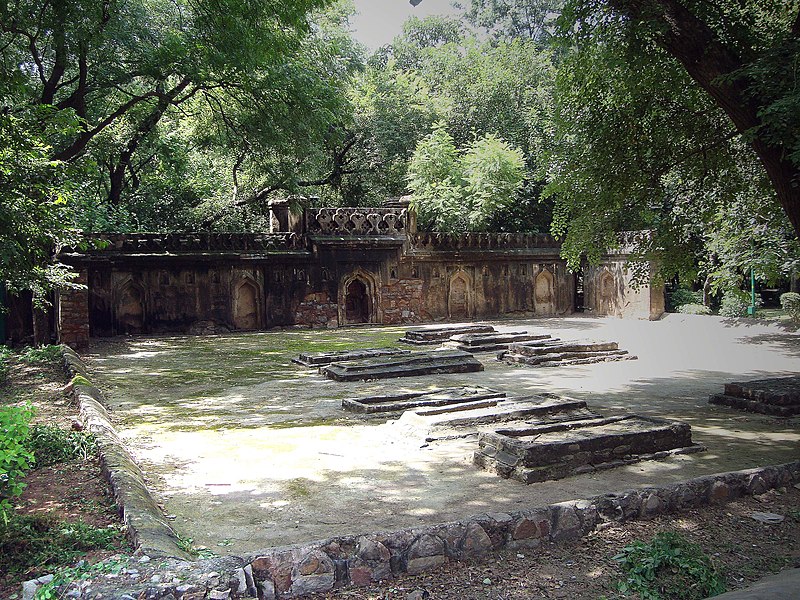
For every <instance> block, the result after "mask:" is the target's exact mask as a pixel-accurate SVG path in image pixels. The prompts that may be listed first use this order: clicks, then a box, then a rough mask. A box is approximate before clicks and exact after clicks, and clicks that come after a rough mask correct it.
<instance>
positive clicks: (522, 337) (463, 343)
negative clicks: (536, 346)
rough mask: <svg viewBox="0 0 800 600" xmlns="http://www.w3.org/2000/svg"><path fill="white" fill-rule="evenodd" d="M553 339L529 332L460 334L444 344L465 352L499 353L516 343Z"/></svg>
mask: <svg viewBox="0 0 800 600" xmlns="http://www.w3.org/2000/svg"><path fill="white" fill-rule="evenodd" d="M546 339H551V338H550V336H549V335H546V334H545V335H532V334H530V333H528V332H527V331H511V332H508V333H499V332H492V333H460V334H458V335H453V336H450V338H449V339H448V340H447V341H446V342H445V343H444V346H445V347H446V348H454V349H456V350H463V351H464V352H472V353H476V352H497V351H498V350H507V349H508V346H509V344H511V343H514V342H529V341H534V340H546Z"/></svg>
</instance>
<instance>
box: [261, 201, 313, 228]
mask: <svg viewBox="0 0 800 600" xmlns="http://www.w3.org/2000/svg"><path fill="white" fill-rule="evenodd" d="M292 202H296V203H299V204H300V206H301V207H302V208H303V210H301V211H300V212H299V213H298V212H293V211H292V210H291V205H292ZM304 212H305V202H303V200H302V199H297V198H295V199H288V198H287V199H280V200H271V201H270V203H269V232H270V233H297V234H302V233H303V230H304V224H305V222H304V217H305V214H304Z"/></svg>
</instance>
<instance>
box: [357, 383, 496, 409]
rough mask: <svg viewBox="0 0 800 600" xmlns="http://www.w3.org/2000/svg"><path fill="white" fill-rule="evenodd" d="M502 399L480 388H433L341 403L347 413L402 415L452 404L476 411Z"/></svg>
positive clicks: (494, 391) (490, 391) (492, 392)
mask: <svg viewBox="0 0 800 600" xmlns="http://www.w3.org/2000/svg"><path fill="white" fill-rule="evenodd" d="M505 396H506V394H505V392H498V391H497V390H492V389H489V388H485V387H481V386H476V387H449V388H435V389H433V390H427V391H424V392H408V393H405V394H391V395H388V396H367V397H366V398H347V399H345V400H342V408H343V409H345V410H347V411H350V412H356V413H367V414H372V413H387V412H402V411H404V410H409V409H413V408H420V407H437V406H448V405H452V404H458V405H465V406H472V407H473V408H477V407H479V406H490V405H493V404H497V398H505Z"/></svg>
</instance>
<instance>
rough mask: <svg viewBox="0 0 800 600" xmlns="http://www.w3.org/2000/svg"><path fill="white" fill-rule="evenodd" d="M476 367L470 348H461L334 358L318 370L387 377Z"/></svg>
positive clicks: (343, 376) (334, 375)
mask: <svg viewBox="0 0 800 600" xmlns="http://www.w3.org/2000/svg"><path fill="white" fill-rule="evenodd" d="M476 371H483V365H482V364H481V363H480V361H478V359H476V358H475V357H474V356H473V355H472V354H470V353H469V352H461V351H459V350H440V351H435V352H411V353H409V354H406V355H403V356H396V357H392V356H387V357H379V358H368V359H365V360H361V361H349V362H335V363H331V364H329V365H326V366H323V367H320V369H319V372H320V373H322V374H323V375H324V376H325V377H327V378H328V379H333V380H335V381H359V380H369V379H388V378H392V377H414V376H418V375H435V374H442V373H474V372H476Z"/></svg>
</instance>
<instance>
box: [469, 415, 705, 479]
mask: <svg viewBox="0 0 800 600" xmlns="http://www.w3.org/2000/svg"><path fill="white" fill-rule="evenodd" d="M701 450H705V448H703V447H702V446H698V445H694V444H692V432H691V427H690V426H689V425H688V424H686V423H682V422H679V421H667V420H664V419H656V418H652V417H645V416H641V415H630V416H624V417H609V418H605V419H588V420H585V421H573V422H570V423H559V424H555V425H542V426H534V427H516V428H506V429H497V430H495V431H494V432H489V433H483V434H481V435H480V437H479V439H478V450H477V451H476V452H475V455H474V461H475V464H477V465H478V466H481V467H483V468H485V469H487V470H489V471H494V472H495V473H497V474H498V475H500V476H501V477H504V478H511V479H516V480H518V481H522V482H523V483H535V482H539V481H545V480H548V479H561V478H563V477H568V476H570V475H578V474H581V473H589V472H593V471H596V470H601V469H609V468H612V467H618V466H622V465H626V464H632V463H635V462H638V461H640V460H652V459H663V458H667V457H668V456H671V455H674V454H687V453H691V452H698V451H701Z"/></svg>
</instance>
